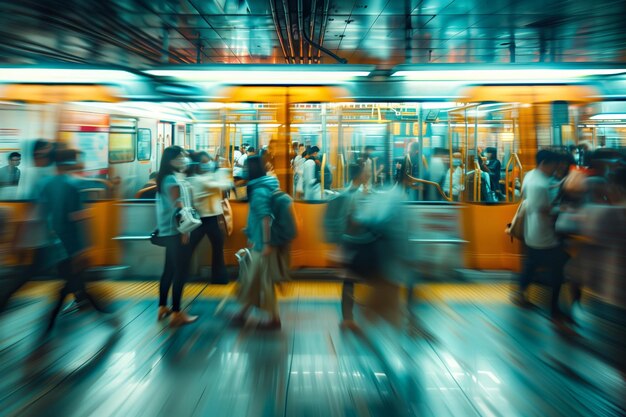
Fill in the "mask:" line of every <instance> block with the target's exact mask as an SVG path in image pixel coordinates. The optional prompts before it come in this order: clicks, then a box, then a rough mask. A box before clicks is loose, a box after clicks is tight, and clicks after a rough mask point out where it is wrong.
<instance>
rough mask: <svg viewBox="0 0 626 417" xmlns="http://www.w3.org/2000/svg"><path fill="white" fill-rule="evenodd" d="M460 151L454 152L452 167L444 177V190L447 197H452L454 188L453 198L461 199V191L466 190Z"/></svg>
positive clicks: (455, 199) (454, 199)
mask: <svg viewBox="0 0 626 417" xmlns="http://www.w3.org/2000/svg"><path fill="white" fill-rule="evenodd" d="M461 158H462V155H461V153H460V152H455V153H453V154H452V167H451V168H450V169H448V172H447V173H446V175H445V176H444V178H443V192H444V193H445V194H446V196H447V197H450V189H452V200H453V201H459V196H460V195H461V192H463V191H464V190H465V186H464V184H463V181H462V179H463V167H462V164H463V161H462V159H461Z"/></svg>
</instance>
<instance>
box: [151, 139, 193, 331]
mask: <svg viewBox="0 0 626 417" xmlns="http://www.w3.org/2000/svg"><path fill="white" fill-rule="evenodd" d="M188 165H189V158H188V157H187V154H186V152H185V151H184V150H183V148H181V147H180V146H170V147H167V148H166V149H165V150H164V151H163V156H162V157H161V165H160V167H159V173H158V174H157V179H156V184H157V198H156V213H157V224H158V235H159V238H160V239H161V241H162V242H163V245H164V246H165V265H164V266H163V274H162V275H161V279H160V281H159V310H158V315H157V318H158V320H163V319H164V318H165V317H166V316H168V315H170V314H172V318H171V321H170V324H171V326H173V327H176V326H180V325H184V324H188V323H193V322H194V321H196V320H197V319H198V316H190V315H188V314H187V313H185V312H183V311H181V306H180V304H181V300H182V297H183V287H184V286H185V281H186V280H187V275H188V273H189V264H190V262H191V253H190V249H189V248H190V246H189V241H190V234H189V233H184V234H181V233H180V232H179V231H178V225H177V223H178V222H177V220H176V219H177V217H178V216H177V215H178V212H179V211H180V210H181V209H183V208H184V207H189V206H192V202H191V199H190V198H188V196H190V194H191V189H190V186H189V183H188V182H187V181H186V180H185V174H184V173H185V171H186V170H187V167H188ZM186 196H187V197H186ZM170 288H172V309H171V310H170V309H169V308H168V307H167V298H168V293H169V290H170Z"/></svg>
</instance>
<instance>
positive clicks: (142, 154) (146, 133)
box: [137, 129, 152, 161]
mask: <svg viewBox="0 0 626 417" xmlns="http://www.w3.org/2000/svg"><path fill="white" fill-rule="evenodd" d="M151 157H152V131H151V130H150V129H139V130H138V131H137V160H138V161H149V160H150V158H151Z"/></svg>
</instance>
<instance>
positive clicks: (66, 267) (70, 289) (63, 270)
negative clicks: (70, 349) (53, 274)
mask: <svg viewBox="0 0 626 417" xmlns="http://www.w3.org/2000/svg"><path fill="white" fill-rule="evenodd" d="M57 268H58V271H59V276H60V277H61V278H63V279H65V285H64V286H63V288H61V290H60V291H59V295H58V297H57V302H56V304H55V305H54V308H53V309H52V313H51V315H50V321H49V323H48V330H50V329H51V328H52V326H53V325H54V322H55V321H56V318H57V316H58V315H59V312H60V311H61V308H63V304H64V302H65V299H66V298H67V296H68V295H70V294H74V295H75V297H76V298H77V300H78V299H81V300H85V301H88V302H89V303H90V304H91V305H92V306H93V308H94V309H95V310H97V311H100V312H104V311H105V310H104V309H103V308H102V306H100V304H99V303H98V302H97V301H96V300H95V298H94V297H93V296H92V295H91V294H89V292H87V289H86V288H85V279H84V276H83V273H82V272H83V271H82V270H80V269H77V268H76V265H75V259H74V258H68V259H65V260H63V261H61V262H60V263H59V264H58V266H57Z"/></svg>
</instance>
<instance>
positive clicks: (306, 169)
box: [302, 146, 322, 201]
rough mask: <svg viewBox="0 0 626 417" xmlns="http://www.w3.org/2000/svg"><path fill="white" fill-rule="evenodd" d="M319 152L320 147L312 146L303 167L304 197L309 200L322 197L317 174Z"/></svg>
mask: <svg viewBox="0 0 626 417" xmlns="http://www.w3.org/2000/svg"><path fill="white" fill-rule="evenodd" d="M319 152H320V148H318V147H317V146H311V148H310V149H309V150H308V151H307V153H306V155H305V158H306V161H305V162H304V165H303V167H302V179H303V190H304V199H305V200H307V201H312V200H321V199H322V189H321V186H320V182H319V179H318V177H317V175H316V172H317V164H319V161H318V160H317V156H318V155H319Z"/></svg>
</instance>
